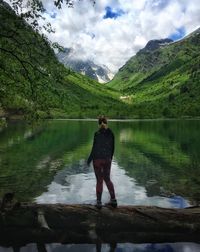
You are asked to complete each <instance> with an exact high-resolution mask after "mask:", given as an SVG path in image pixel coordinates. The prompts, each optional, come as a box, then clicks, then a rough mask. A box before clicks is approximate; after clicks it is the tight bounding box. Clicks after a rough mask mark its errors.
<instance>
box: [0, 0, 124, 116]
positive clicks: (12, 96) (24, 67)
mask: <svg viewBox="0 0 200 252" xmlns="http://www.w3.org/2000/svg"><path fill="white" fill-rule="evenodd" d="M0 84H1V85H0V116H7V117H13V116H15V117H16V115H17V116H20V117H21V116H24V115H25V116H31V117H42V118H52V117H53V118H55V117H62V118H63V117H65V118H73V117H76V118H78V117H95V118H96V117H97V116H98V115H99V114H102V113H103V114H107V115H108V116H110V117H121V115H122V116H124V111H126V114H127V115H128V114H129V112H128V111H129V108H128V106H127V105H126V104H125V103H123V102H121V101H120V100H119V93H118V92H116V91H112V90H111V89H109V88H106V87H105V86H102V85H100V84H99V83H97V82H96V81H93V80H91V79H89V78H87V77H85V76H82V75H80V74H78V73H75V72H72V71H70V70H69V69H66V68H65V67H64V66H63V65H62V64H61V63H59V62H58V60H57V58H56V57H55V54H54V51H53V49H52V48H51V47H50V45H49V43H48V42H47V40H46V39H45V38H44V37H43V36H41V35H39V34H38V33H37V32H36V31H34V30H33V29H32V28H31V27H30V26H29V25H28V24H27V23H26V22H25V21H24V20H23V19H21V18H20V17H18V16H16V15H15V13H14V11H12V9H11V8H10V7H9V5H8V4H6V3H5V2H2V1H1V2H0Z"/></svg>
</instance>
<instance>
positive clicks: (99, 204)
mask: <svg viewBox="0 0 200 252" xmlns="http://www.w3.org/2000/svg"><path fill="white" fill-rule="evenodd" d="M95 207H96V208H98V209H101V208H102V203H101V201H100V200H97V203H96V205H95Z"/></svg>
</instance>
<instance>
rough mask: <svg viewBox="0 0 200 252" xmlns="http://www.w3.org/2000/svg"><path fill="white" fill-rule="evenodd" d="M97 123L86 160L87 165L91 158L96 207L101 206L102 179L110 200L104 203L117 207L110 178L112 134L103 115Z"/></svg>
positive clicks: (112, 146) (112, 150)
mask: <svg viewBox="0 0 200 252" xmlns="http://www.w3.org/2000/svg"><path fill="white" fill-rule="evenodd" d="M98 124H99V130H98V131H97V132H95V134H94V141H93V146H92V150H91V153H90V155H89V157H88V160H87V164H88V165H90V163H91V161H92V160H93V166H94V172H95V176H96V197H97V203H96V207H97V208H98V209H101V207H102V202H101V196H102V192H103V181H105V183H106V186H107V188H108V191H109V193H110V201H109V202H108V203H107V204H106V205H108V206H112V207H117V200H116V198H115V189H114V185H113V183H112V181H111V180H110V169H111V162H112V158H113V154H114V134H113V132H112V130H111V129H110V128H108V121H107V118H106V117H105V116H101V117H99V119H98Z"/></svg>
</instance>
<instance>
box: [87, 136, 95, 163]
mask: <svg viewBox="0 0 200 252" xmlns="http://www.w3.org/2000/svg"><path fill="white" fill-rule="evenodd" d="M95 141H96V134H94V140H93V145H92V150H91V153H90V155H89V157H88V160H87V165H90V163H91V161H92V159H93V157H94V146H95Z"/></svg>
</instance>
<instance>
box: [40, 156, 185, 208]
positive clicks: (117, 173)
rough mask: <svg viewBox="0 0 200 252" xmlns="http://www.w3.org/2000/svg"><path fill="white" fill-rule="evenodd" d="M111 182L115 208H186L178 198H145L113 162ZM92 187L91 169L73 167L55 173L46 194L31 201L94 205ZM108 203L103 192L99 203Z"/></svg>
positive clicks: (93, 181)
mask: <svg viewBox="0 0 200 252" xmlns="http://www.w3.org/2000/svg"><path fill="white" fill-rule="evenodd" d="M76 167H77V168H78V172H76ZM81 167H82V168H81ZM70 171H73V174H70ZM111 178H112V181H113V183H114V185H115V188H116V197H117V199H118V203H119V205H155V206H160V207H175V208H181V207H187V206H189V202H188V201H187V200H185V199H184V198H183V197H180V196H179V197H178V196H172V197H168V198H167V197H162V196H159V195H157V196H152V197H149V196H148V195H147V191H146V189H145V188H144V187H143V186H140V185H138V184H137V182H136V180H135V179H134V178H131V177H129V176H128V174H127V173H126V171H125V170H124V169H123V168H121V167H119V165H118V163H117V162H116V161H115V160H114V161H113V162H112V171H111ZM95 185H96V181H95V175H94V172H93V168H92V166H91V167H90V168H89V169H88V168H87V167H85V165H84V163H83V165H82V166H81V165H80V164H79V165H76V166H74V167H70V168H69V167H67V168H66V169H64V170H62V171H60V172H58V173H57V174H56V176H55V177H54V179H53V181H52V182H51V184H50V185H49V186H48V190H47V191H46V192H44V193H43V194H42V195H41V196H39V197H37V198H36V199H35V200H36V202H37V203H52V204H53V203H64V204H73V203H74V204H76V203H78V204H80V203H84V204H88V203H91V204H94V203H95ZM104 186H105V184H104ZM108 200H109V193H108V190H107V188H105V190H104V193H103V196H102V201H103V202H106V201H108Z"/></svg>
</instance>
